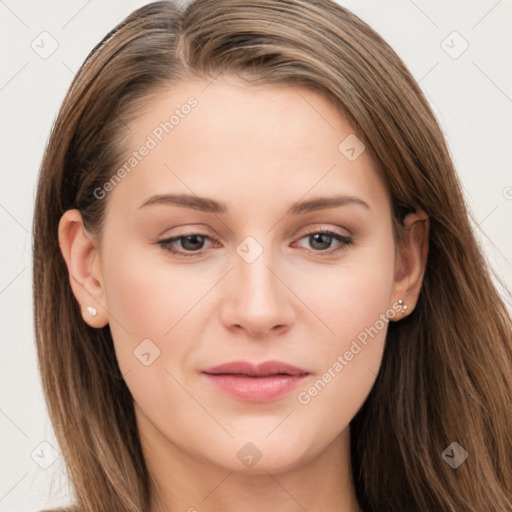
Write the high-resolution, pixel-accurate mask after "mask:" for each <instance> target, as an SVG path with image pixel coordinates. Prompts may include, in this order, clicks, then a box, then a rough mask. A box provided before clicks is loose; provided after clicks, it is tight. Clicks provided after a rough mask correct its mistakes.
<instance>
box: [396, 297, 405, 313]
mask: <svg viewBox="0 0 512 512" xmlns="http://www.w3.org/2000/svg"><path fill="white" fill-rule="evenodd" d="M397 304H398V305H399V306H402V309H401V310H400V312H401V313H404V314H406V311H407V305H406V304H405V303H404V301H403V300H402V299H398V302H397Z"/></svg>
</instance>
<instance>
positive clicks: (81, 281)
mask: <svg viewBox="0 0 512 512" xmlns="http://www.w3.org/2000/svg"><path fill="white" fill-rule="evenodd" d="M59 245H60V249H61V252H62V256H63V258H64V261H65V262H66V266H67V269H68V274H69V282H70V285H71V289H72V291H73V295H74V296H75V298H76V300H77V301H78V303H79V305H80V309H81V311H82V316H83V318H84V320H85V321H86V322H87V323H88V324H89V325H90V326H91V327H96V328H100V327H104V326H105V325H107V324H108V315H107V309H106V303H105V293H104V285H103V280H102V276H101V265H100V260H99V253H98V249H97V244H96V240H95V239H94V237H93V236H92V235H90V234H89V233H88V232H87V230H86V229H85V226H84V224H83V220H82V215H81V214H80V212H79V210H76V209H75V210H67V211H66V212H65V213H64V215H62V217H61V219H60V222H59Z"/></svg>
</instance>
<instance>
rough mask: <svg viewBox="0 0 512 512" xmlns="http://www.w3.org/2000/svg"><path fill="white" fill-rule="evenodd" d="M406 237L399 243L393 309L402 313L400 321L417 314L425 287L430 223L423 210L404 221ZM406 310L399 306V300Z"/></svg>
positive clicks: (399, 316)
mask: <svg viewBox="0 0 512 512" xmlns="http://www.w3.org/2000/svg"><path fill="white" fill-rule="evenodd" d="M403 228H404V230H403V237H402V240H401V241H400V242H399V247H398V250H397V258H396V264H395V277H394V282H393V295H392V296H393V297H394V304H395V305H394V306H393V309H395V310H396V311H398V314H397V316H396V320H399V319H400V318H403V317H404V316H405V315H408V314H410V313H411V311H413V309H414V308H415V307H416V304H417V302H418V297H419V294H420V291H421V286H422V284H423V276H424V274H425V268H426V265H427V256H428V238H429V229H430V222H429V218H428V215H427V214H426V213H425V212H424V211H423V210H417V211H416V212H413V213H409V214H408V215H406V217H405V219H404V220H403ZM400 299H401V300H402V301H403V306H406V308H402V307H401V306H398V307H397V306H396V305H397V303H398V301H399V300H400Z"/></svg>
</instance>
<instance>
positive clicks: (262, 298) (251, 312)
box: [229, 236, 291, 333]
mask: <svg viewBox="0 0 512 512" xmlns="http://www.w3.org/2000/svg"><path fill="white" fill-rule="evenodd" d="M269 238H270V237H267V238H266V239H265V240H266V241H267V245H268V247H267V246H265V247H264V245H263V243H260V242H259V241H258V240H256V238H254V237H252V236H248V237H246V238H245V239H244V240H243V241H242V242H241V243H240V244H239V245H238V246H237V248H236V252H237V255H236V257H235V259H234V269H233V272H232V278H231V279H232V280H231V287H232V288H231V289H230V293H229V295H230V299H229V300H230V301H231V304H230V308H229V310H230V311H231V312H232V315H233V316H232V317H230V319H229V322H230V323H234V324H237V325H240V326H242V327H245V328H246V329H247V330H249V331H250V332H253V333H255V332H259V333H265V332H266V331H268V330H270V329H272V328H273V327H275V326H278V325H285V324H288V323H289V322H290V321H291V316H290V315H291V305H290V304H289V303H288V301H287V293H286V287H285V286H284V284H283V283H281V282H280V280H279V279H278V278H277V277H276V274H278V272H276V269H275V268H273V267H275V265H274V262H275V257H274V255H273V254H272V248H271V244H270V242H269Z"/></svg>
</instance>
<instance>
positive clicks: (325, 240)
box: [301, 230, 353, 254]
mask: <svg viewBox="0 0 512 512" xmlns="http://www.w3.org/2000/svg"><path fill="white" fill-rule="evenodd" d="M304 238H307V239H308V241H309V243H310V244H311V247H313V248H315V247H316V248H317V249H319V250H318V251H314V252H323V251H327V254H331V253H334V252H337V251H340V250H343V249H345V248H346V247H347V246H348V245H350V244H351V243H353V240H352V239H351V238H350V237H348V236H345V235H341V234H340V233H337V232H336V231H331V230H325V231H311V232H310V233H307V234H306V235H304V236H303V237H302V238H301V240H302V239H304ZM333 240H336V241H338V242H339V243H340V244H341V246H340V247H337V248H334V249H331V244H332V241H333ZM325 245H327V246H328V247H325ZM319 246H320V247H319Z"/></svg>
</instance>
